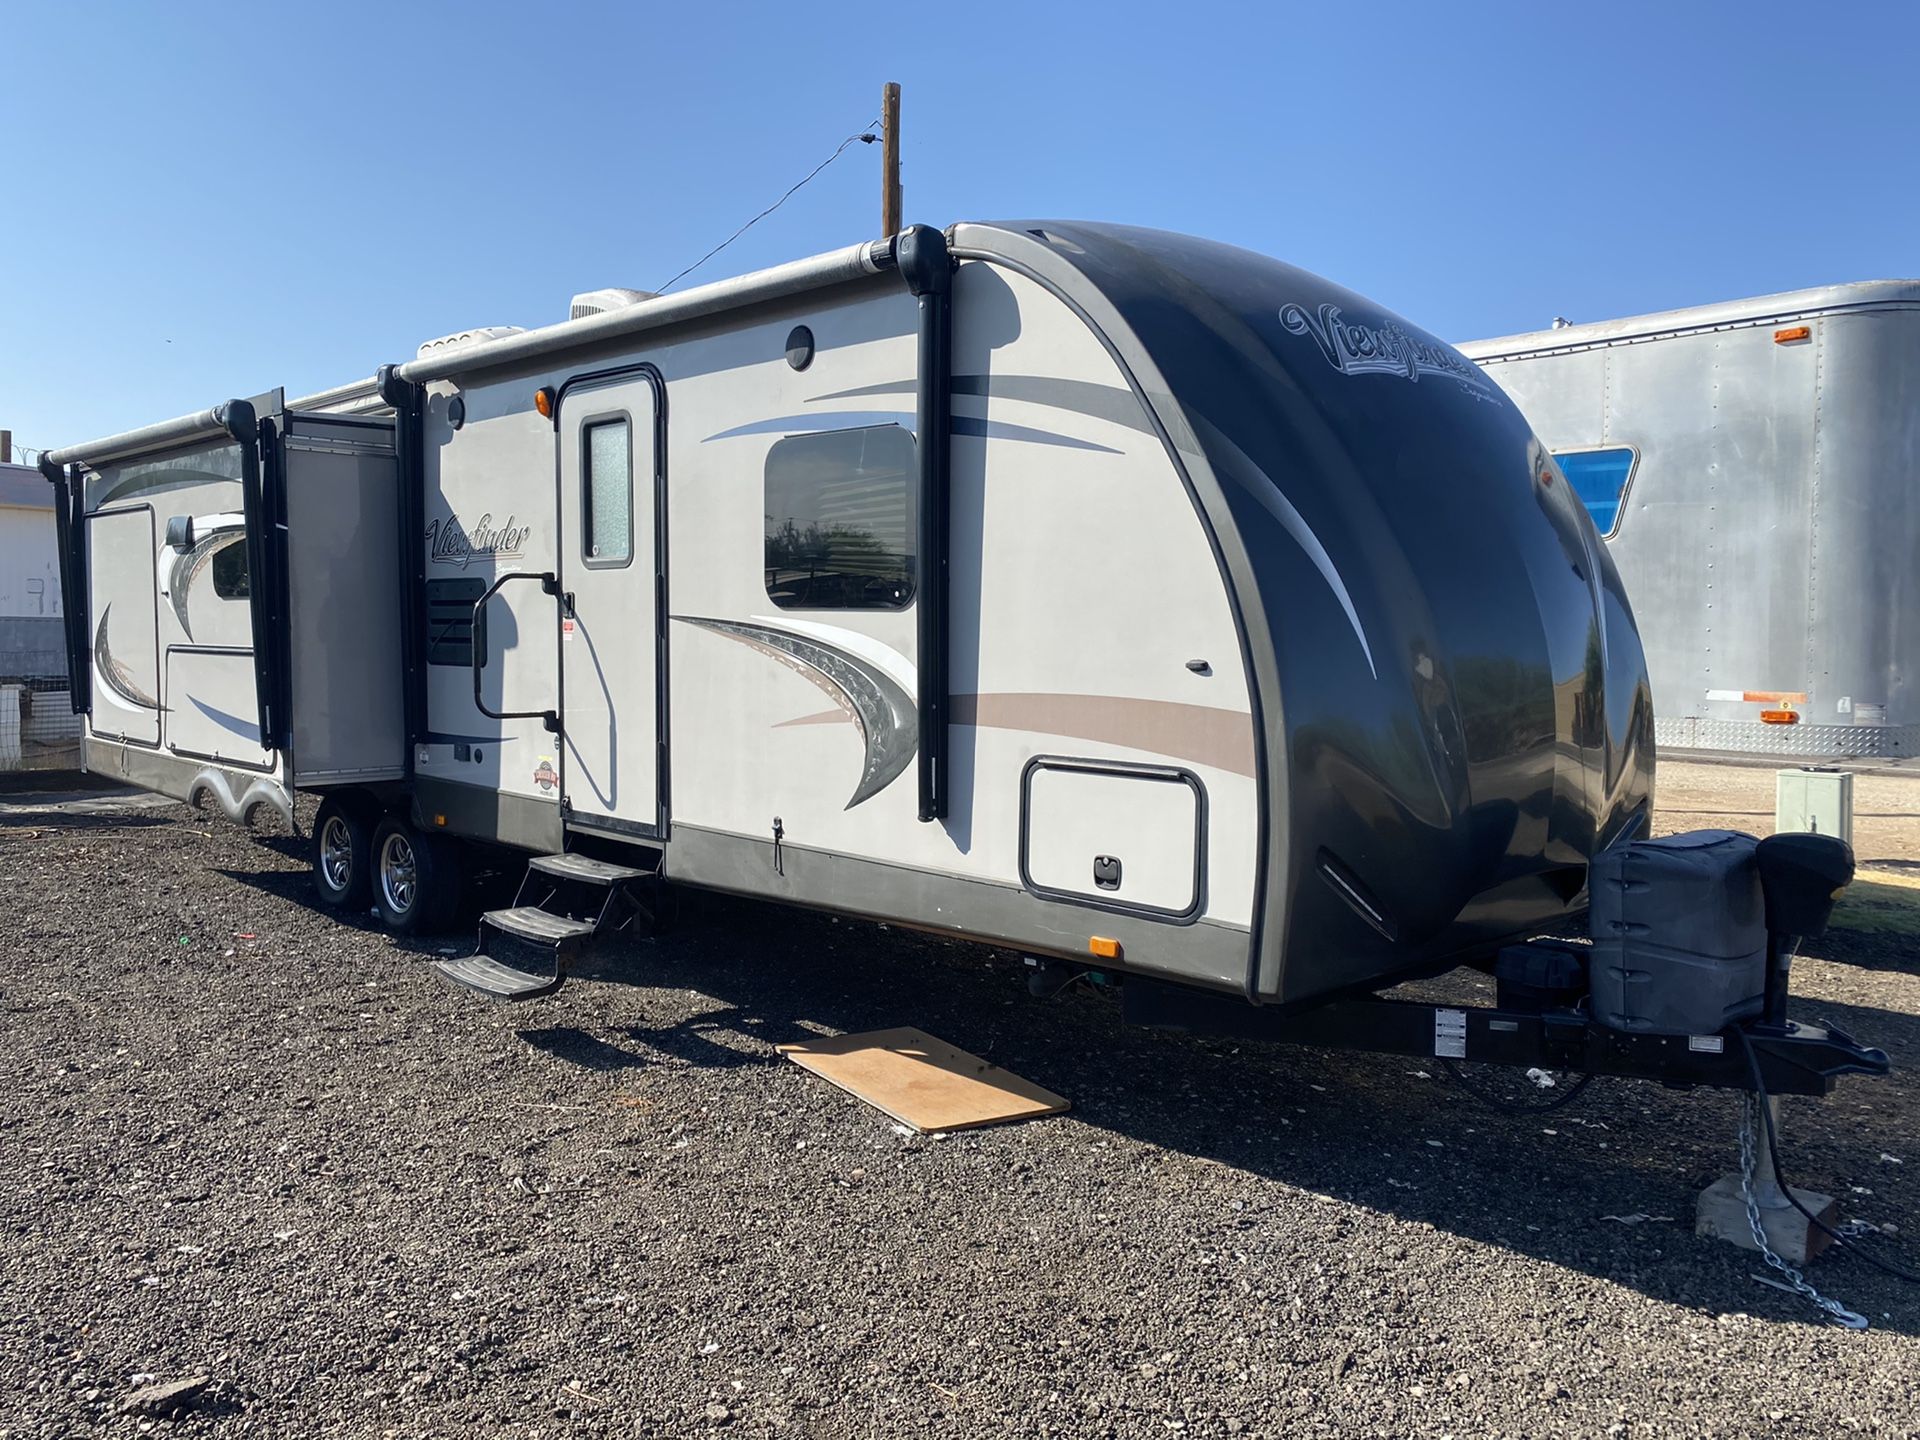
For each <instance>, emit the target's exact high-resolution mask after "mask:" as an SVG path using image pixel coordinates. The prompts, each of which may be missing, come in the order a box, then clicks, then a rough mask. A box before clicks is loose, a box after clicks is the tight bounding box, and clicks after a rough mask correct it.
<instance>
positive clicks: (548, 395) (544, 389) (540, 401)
mask: <svg viewBox="0 0 1920 1440" xmlns="http://www.w3.org/2000/svg"><path fill="white" fill-rule="evenodd" d="M533 408H534V409H536V410H538V411H539V412H540V413H541V414H542V415H543V416H545V417H546V418H547V419H549V420H551V419H552V418H553V387H552V386H551V385H542V386H541V387H540V388H539V389H538V390H536V391H534V392H533Z"/></svg>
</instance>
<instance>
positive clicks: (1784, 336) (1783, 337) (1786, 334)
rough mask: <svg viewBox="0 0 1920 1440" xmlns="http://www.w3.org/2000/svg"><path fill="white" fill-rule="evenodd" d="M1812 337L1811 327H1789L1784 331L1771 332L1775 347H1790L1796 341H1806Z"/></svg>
mask: <svg viewBox="0 0 1920 1440" xmlns="http://www.w3.org/2000/svg"><path fill="white" fill-rule="evenodd" d="M1812 336H1813V327H1812V326H1811V325H1789V326H1787V328H1786V329H1784V330H1776V331H1774V332H1773V343H1774V344H1776V345H1791V344H1792V343H1793V342H1794V341H1796V340H1807V339H1811V338H1812Z"/></svg>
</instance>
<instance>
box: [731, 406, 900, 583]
mask: <svg viewBox="0 0 1920 1440" xmlns="http://www.w3.org/2000/svg"><path fill="white" fill-rule="evenodd" d="M914 484H915V477H914V454H913V437H912V436H911V435H909V434H908V433H907V432H906V431H905V430H903V429H901V428H900V427H899V426H898V425H876V426H872V427H870V428H868V429H864V430H830V431H827V432H825V433H823V434H819V435H789V436H787V437H786V438H785V439H783V440H778V441H775V442H774V446H773V448H772V449H771V450H769V451H768V452H767V495H766V502H767V511H766V529H767V595H768V597H769V598H770V599H771V600H772V601H773V603H774V604H776V605H778V606H780V607H781V608H782V609H786V610H898V609H901V608H902V607H904V606H906V605H907V604H908V603H909V602H911V601H912V599H913V584H914V558H913V548H914V547H913V541H914Z"/></svg>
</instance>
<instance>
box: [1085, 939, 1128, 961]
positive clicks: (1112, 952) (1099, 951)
mask: <svg viewBox="0 0 1920 1440" xmlns="http://www.w3.org/2000/svg"><path fill="white" fill-rule="evenodd" d="M1087 949H1088V950H1090V951H1092V952H1093V953H1094V954H1095V955H1098V956H1099V957H1100V958H1101V959H1102V960H1118V959H1119V958H1120V942H1119V941H1118V940H1109V939H1108V938H1107V937H1106V936H1104V935H1090V936H1088V937H1087Z"/></svg>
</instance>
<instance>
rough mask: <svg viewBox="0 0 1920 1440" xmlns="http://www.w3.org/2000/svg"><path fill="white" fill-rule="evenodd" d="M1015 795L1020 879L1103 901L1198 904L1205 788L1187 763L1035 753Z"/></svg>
mask: <svg viewBox="0 0 1920 1440" xmlns="http://www.w3.org/2000/svg"><path fill="white" fill-rule="evenodd" d="M1023 784H1024V794H1023V796H1022V804H1021V817H1022V818H1021V835H1020V875H1021V879H1022V880H1023V881H1024V882H1025V883H1026V886H1027V888H1028V889H1030V890H1033V891H1036V892H1037V893H1039V894H1042V895H1051V896H1055V897H1058V898H1060V899H1067V900H1075V901H1078V902H1081V903H1092V904H1095V905H1098V906H1100V907H1101V908H1104V909H1110V910H1131V911H1139V912H1142V913H1146V914H1151V915H1162V916H1168V917H1174V918H1185V917H1188V916H1192V915H1195V914H1197V913H1198V912H1199V910H1200V901H1201V896H1200V884H1201V876H1202V875H1203V874H1204V873H1205V871H1204V862H1205V853H1204V851H1205V844H1206V792H1205V790H1204V789H1203V788H1202V787H1201V784H1200V780H1199V777H1198V776H1196V775H1194V774H1192V773H1191V772H1190V771H1186V770H1174V769H1164V768H1160V767H1156V766H1146V765H1122V764H1118V763H1110V762H1105V761H1099V760H1071V759H1062V758H1058V757H1054V756H1044V755H1043V756H1040V757H1038V758H1036V759H1035V760H1033V761H1032V762H1031V763H1029V764H1028V766H1027V770H1026V776H1025V780H1024V782H1023Z"/></svg>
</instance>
